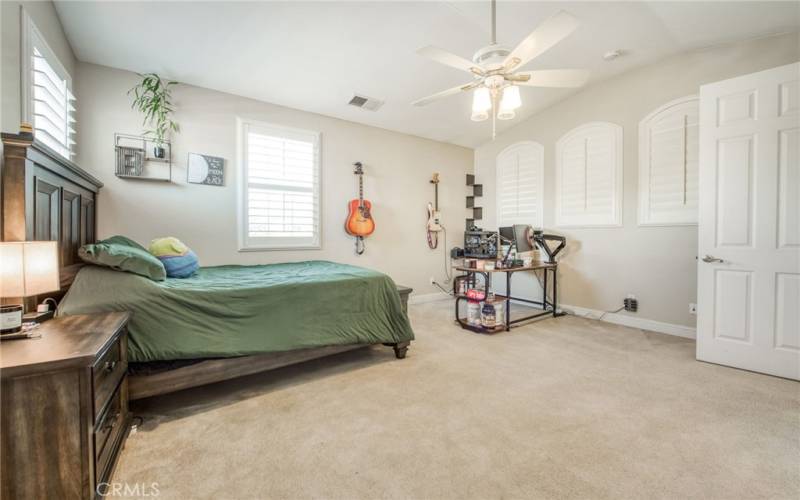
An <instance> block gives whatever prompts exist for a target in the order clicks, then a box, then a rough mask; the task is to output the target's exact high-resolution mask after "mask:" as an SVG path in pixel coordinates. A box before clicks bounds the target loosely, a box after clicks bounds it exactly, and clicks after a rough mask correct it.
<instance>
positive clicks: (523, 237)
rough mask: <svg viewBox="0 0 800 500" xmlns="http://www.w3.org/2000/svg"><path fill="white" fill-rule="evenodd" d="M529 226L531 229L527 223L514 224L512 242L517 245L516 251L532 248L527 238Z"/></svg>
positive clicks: (526, 250) (525, 250) (528, 250)
mask: <svg viewBox="0 0 800 500" xmlns="http://www.w3.org/2000/svg"><path fill="white" fill-rule="evenodd" d="M529 228H530V229H532V228H531V226H529V225H528V224H514V244H515V245H516V247H517V253H522V252H530V251H531V250H533V247H532V246H531V245H530V243H528V238H527V233H528V229H529Z"/></svg>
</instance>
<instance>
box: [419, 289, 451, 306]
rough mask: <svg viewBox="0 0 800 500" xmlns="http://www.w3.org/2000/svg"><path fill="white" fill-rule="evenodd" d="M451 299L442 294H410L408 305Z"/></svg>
mask: <svg viewBox="0 0 800 500" xmlns="http://www.w3.org/2000/svg"><path fill="white" fill-rule="evenodd" d="M452 299H453V297H452V296H451V295H448V294H446V293H444V292H433V293H422V294H418V293H414V292H411V295H410V296H409V297H408V303H409V304H422V303H424V302H437V301H439V300H452Z"/></svg>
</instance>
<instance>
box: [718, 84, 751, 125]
mask: <svg viewBox="0 0 800 500" xmlns="http://www.w3.org/2000/svg"><path fill="white" fill-rule="evenodd" d="M755 117H756V91H755V90H748V91H745V92H735V93H732V94H727V95H722V96H720V97H718V105H717V126H719V127H721V126H723V125H730V124H731V123H736V122H741V121H752V120H754V119H755Z"/></svg>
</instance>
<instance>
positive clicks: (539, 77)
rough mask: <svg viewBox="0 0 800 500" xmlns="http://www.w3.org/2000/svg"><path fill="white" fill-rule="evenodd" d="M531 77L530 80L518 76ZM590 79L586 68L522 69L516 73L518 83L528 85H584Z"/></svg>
mask: <svg viewBox="0 0 800 500" xmlns="http://www.w3.org/2000/svg"><path fill="white" fill-rule="evenodd" d="M526 76H528V77H530V78H528V80H522V79H518V77H523V78H524V77H526ZM588 79H589V71H587V70H585V69H544V70H540V71H522V72H521V73H517V74H515V75H514V82H515V83H516V84H517V85H525V86H528V87H565V88H576V87H583V85H584V84H585V83H586V81H587V80H588Z"/></svg>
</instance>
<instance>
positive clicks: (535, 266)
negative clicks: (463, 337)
mask: <svg viewBox="0 0 800 500" xmlns="http://www.w3.org/2000/svg"><path fill="white" fill-rule="evenodd" d="M455 269H456V271H460V272H462V273H464V274H462V275H460V276H458V277H457V278H463V277H466V279H467V283H472V284H473V285H474V284H475V283H476V279H475V275H476V274H480V275H482V276H483V278H484V281H485V284H486V291H487V293H488V291H489V290H491V287H492V274H495V273H505V275H506V295H502V294H495V297H499V298H501V299H503V300H504V302H505V307H504V308H503V314H504V316H505V317H504V321H503V323H501V324H499V325H497V326H496V327H494V328H486V327H484V326H477V325H470V324H469V323H467V322H466V321H465V320H463V319H461V318H460V317H459V315H458V306H459V304H460V303H461V301H462V300H469V299H468V298H467V296H466V295H459V294H458V293H457V290H455V291H454V292H456V293H455V298H456V301H455V302H456V304H455V312H456V321H457V322H458V324H459V325H461V328H464V329H465V330H471V331H473V332H478V333H497V332H501V331H506V332H507V331H509V330H510V329H511V325H514V324H517V323H521V322H523V321H529V320H532V319H534V318H539V317H541V316H546V315H552V316H553V317H554V318H556V317H558V316H563V315H564V313H563V312H560V311H559V310H558V263H553V264H549V263H546V262H534V263H532V264H531V265H530V266H521V267H510V268H504V269H491V270H488V269H475V268H471V267H464V266H456V268H455ZM538 270H543V271H544V280H543V283H542V300H531V299H524V298H521V297H514V296H513V294H512V292H511V277H512V275H513V274H514V273H518V272H532V273H534V274H535V273H536V271H538ZM548 273H550V274H552V282H553V300H552V302H551V301H549V300H548V299H547V288H548V286H547V285H548V280H547V275H548ZM512 300H517V301H519V302H524V303H527V304H533V305H536V306H539V307H540V308H541V309H542V312H538V313H536V314H531V315H528V316H525V317H522V318H516V319H513V320H512V319H511V301H512Z"/></svg>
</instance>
